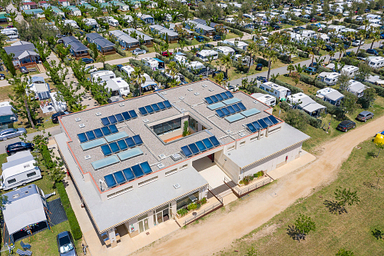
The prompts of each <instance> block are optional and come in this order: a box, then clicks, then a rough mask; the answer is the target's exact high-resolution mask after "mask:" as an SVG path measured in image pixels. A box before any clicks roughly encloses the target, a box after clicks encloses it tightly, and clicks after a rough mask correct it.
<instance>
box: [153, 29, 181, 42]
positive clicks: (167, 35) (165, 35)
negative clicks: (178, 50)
mask: <svg viewBox="0 0 384 256" xmlns="http://www.w3.org/2000/svg"><path fill="white" fill-rule="evenodd" d="M149 28H150V29H151V31H152V32H154V33H155V34H158V35H160V37H161V38H162V39H164V40H168V42H169V43H176V42H177V40H178V39H179V34H178V33H177V32H175V31H173V30H170V29H168V28H166V27H163V26H160V25H152V26H149Z"/></svg>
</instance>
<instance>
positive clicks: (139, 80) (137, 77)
mask: <svg viewBox="0 0 384 256" xmlns="http://www.w3.org/2000/svg"><path fill="white" fill-rule="evenodd" d="M132 78H133V81H134V83H135V85H136V88H137V90H139V96H141V85H142V84H143V83H145V80H146V79H145V76H144V70H142V69H141V67H134V71H133V72H132Z"/></svg>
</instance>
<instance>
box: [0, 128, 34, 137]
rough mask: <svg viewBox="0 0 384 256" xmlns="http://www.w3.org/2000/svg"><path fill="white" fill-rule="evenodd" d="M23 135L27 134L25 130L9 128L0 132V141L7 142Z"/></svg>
mask: <svg viewBox="0 0 384 256" xmlns="http://www.w3.org/2000/svg"><path fill="white" fill-rule="evenodd" d="M24 133H27V130H26V129H25V128H18V129H15V128H9V129H5V130H2V131H1V132H0V140H7V139H11V138H15V137H19V136H20V135H23V134H24Z"/></svg>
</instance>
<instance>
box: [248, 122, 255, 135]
mask: <svg viewBox="0 0 384 256" xmlns="http://www.w3.org/2000/svg"><path fill="white" fill-rule="evenodd" d="M247 128H248V129H249V130H250V131H251V132H252V133H254V132H257V130H256V128H255V127H254V126H253V124H252V123H250V124H247Z"/></svg>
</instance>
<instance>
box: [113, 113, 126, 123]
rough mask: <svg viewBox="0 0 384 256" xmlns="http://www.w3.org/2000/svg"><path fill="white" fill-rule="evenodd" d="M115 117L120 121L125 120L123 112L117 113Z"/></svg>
mask: <svg viewBox="0 0 384 256" xmlns="http://www.w3.org/2000/svg"><path fill="white" fill-rule="evenodd" d="M115 117H116V119H117V122H119V123H121V122H123V121H124V117H123V115H122V114H116V115H115Z"/></svg>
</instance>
